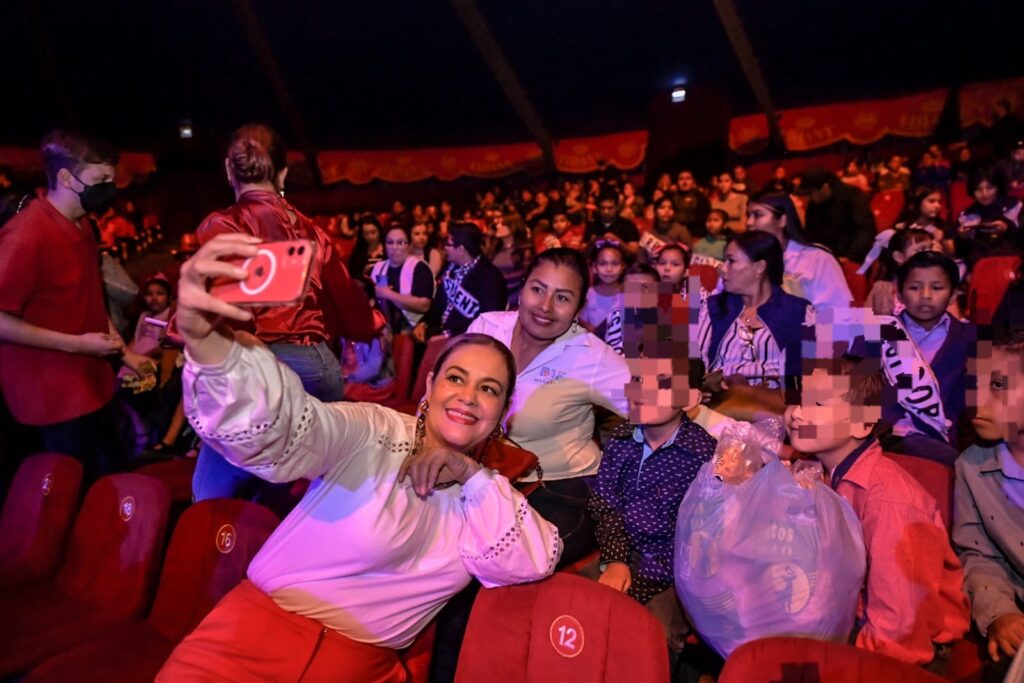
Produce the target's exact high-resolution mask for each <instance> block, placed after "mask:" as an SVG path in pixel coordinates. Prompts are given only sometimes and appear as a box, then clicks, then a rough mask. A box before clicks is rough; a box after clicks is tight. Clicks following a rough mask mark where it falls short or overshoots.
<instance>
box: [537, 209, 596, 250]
mask: <svg viewBox="0 0 1024 683" xmlns="http://www.w3.org/2000/svg"><path fill="white" fill-rule="evenodd" d="M585 229H586V226H585V225H583V224H582V223H580V224H579V225H573V224H572V223H571V221H570V219H569V214H568V212H567V211H566V210H565V209H562V208H561V207H559V208H556V209H555V212H554V214H553V215H552V216H551V224H550V225H547V221H544V226H542V225H541V223H538V224H537V228H536V229H535V230H534V238H533V250H534V253H535V254H540V253H542V252H544V251H547V250H548V249H555V248H557V247H569V248H570V249H583V232H584V230H585Z"/></svg>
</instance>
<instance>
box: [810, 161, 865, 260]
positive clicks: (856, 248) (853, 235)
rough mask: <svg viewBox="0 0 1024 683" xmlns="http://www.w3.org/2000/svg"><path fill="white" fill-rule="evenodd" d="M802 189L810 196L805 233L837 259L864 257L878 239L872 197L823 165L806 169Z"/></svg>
mask: <svg viewBox="0 0 1024 683" xmlns="http://www.w3.org/2000/svg"><path fill="white" fill-rule="evenodd" d="M800 178H801V181H800V190H801V191H802V192H806V193H807V194H808V196H809V202H808V205H807V214H806V216H805V219H804V226H805V229H804V233H805V234H806V235H807V239H808V241H809V242H811V243H812V244H821V245H823V246H825V247H826V248H827V249H828V250H829V251H831V252H832V254H833V255H834V256H835V257H836V258H840V259H843V258H845V259H847V260H849V261H852V262H854V263H860V262H861V261H863V260H864V256H865V255H867V253H868V250H869V249H870V248H871V243H872V242H873V241H874V239H875V215H874V214H873V213H872V212H871V204H870V202H869V201H868V196H867V195H866V194H865V193H863V192H861V191H860V190H858V189H857V188H855V187H850V186H849V185H846V184H844V183H841V182H839V179H838V178H836V177H835V175H833V174H831V173H828V172H827V171H824V170H822V169H820V168H816V169H809V170H807V171H804V172H803V174H801V176H800Z"/></svg>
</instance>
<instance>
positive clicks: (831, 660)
mask: <svg viewBox="0 0 1024 683" xmlns="http://www.w3.org/2000/svg"><path fill="white" fill-rule="evenodd" d="M943 680H945V679H942V678H939V677H938V676H936V675H935V674H931V673H928V672H927V671H925V670H924V669H921V668H918V667H916V666H914V665H912V664H906V663H904V662H901V661H899V660H896V659H892V658H891V657H886V656H885V655H880V654H876V653H874V652H869V651H868V650H861V649H858V648H855V647H853V646H851V645H841V644H839V643H828V642H823V641H820V640H810V639H808V638H762V639H761V640H755V641H752V642H749V643H745V644H743V645H741V646H740V647H738V648H736V650H734V651H733V653H732V655H730V657H729V659H728V660H727V661H726V662H725V668H724V669H722V674H721V675H720V676H719V677H718V683H769V682H770V683H807V682H809V681H820V682H821V683H826V682H827V683H862V682H863V681H876V682H877V683H882V682H883V681H885V682H888V681H898V682H899V683H941V681H943Z"/></svg>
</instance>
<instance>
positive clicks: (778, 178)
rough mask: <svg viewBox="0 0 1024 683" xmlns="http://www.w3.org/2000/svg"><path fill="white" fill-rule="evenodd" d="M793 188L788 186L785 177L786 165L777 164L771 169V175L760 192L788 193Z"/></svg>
mask: <svg viewBox="0 0 1024 683" xmlns="http://www.w3.org/2000/svg"><path fill="white" fill-rule="evenodd" d="M792 189H793V188H792V187H791V186H790V183H789V180H788V179H787V178H786V167H785V166H783V165H782V164H779V165H778V166H776V167H775V168H773V169H772V177H771V178H769V179H768V182H766V183H765V184H764V187H762V188H761V193H762V194H770V193H775V192H782V193H785V194H789V192H790V191H791V190H792Z"/></svg>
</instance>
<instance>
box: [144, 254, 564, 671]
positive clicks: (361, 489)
mask: <svg viewBox="0 0 1024 683" xmlns="http://www.w3.org/2000/svg"><path fill="white" fill-rule="evenodd" d="M258 242H259V240H258V239H257V238H253V237H250V236H244V235H224V236H221V237H218V238H216V239H215V240H213V241H211V242H210V243H208V244H207V245H206V246H204V247H203V248H202V249H201V250H200V251H199V253H197V254H196V256H195V257H194V258H193V259H192V260H190V261H189V262H188V263H187V264H185V267H184V268H183V269H182V274H181V283H180V285H179V287H180V294H179V307H178V328H179V330H180V332H181V336H182V337H183V338H184V340H185V353H186V357H187V359H188V363H187V365H186V366H185V372H184V387H185V411H186V414H187V415H188V418H189V420H190V421H191V423H192V424H193V426H194V427H195V429H196V431H197V433H199V434H201V435H202V436H203V438H204V439H206V440H208V441H210V442H211V443H213V444H214V445H215V446H216V448H217V449H218V450H219V451H220V452H222V453H223V454H224V455H225V457H226V458H228V459H229V460H230V461H231V462H232V463H233V464H234V465H236V466H238V467H241V468H244V469H245V470H246V471H248V472H252V473H253V474H256V475H258V476H259V477H261V478H263V479H266V480H268V481H275V482H285V481H291V480H293V479H297V478H299V477H306V478H308V479H310V480H312V482H313V483H312V484H311V485H310V487H309V491H308V492H307V493H306V496H305V497H304V498H303V499H302V501H301V502H300V503H299V505H298V506H297V507H296V509H295V510H294V511H293V512H292V513H291V514H290V515H289V516H288V517H287V518H286V519H285V520H284V521H283V522H282V523H281V525H280V526H279V527H278V528H277V530H276V531H275V532H274V534H273V535H272V536H271V537H270V539H269V540H268V541H267V542H266V544H265V545H264V546H263V549H262V550H261V551H260V552H259V553H258V554H257V556H256V557H255V558H254V559H253V561H252V563H251V564H250V566H249V571H248V577H249V578H248V580H247V581H244V582H243V583H242V584H241V585H240V586H239V587H237V588H235V589H234V590H233V591H231V592H230V593H228V595H227V596H225V597H224V599H223V600H221V602H220V603H219V604H218V605H217V607H215V608H214V610H213V611H212V612H211V613H210V614H209V615H208V616H207V617H206V619H204V620H203V622H202V623H201V624H200V625H199V626H198V627H197V629H196V630H195V631H194V632H193V633H192V634H191V635H190V636H188V637H187V638H186V639H185V640H184V641H183V642H182V644H181V645H179V646H178V648H177V649H176V650H175V651H174V653H173V654H172V655H171V657H170V659H169V660H168V661H167V663H166V664H165V666H164V669H163V671H162V672H161V673H160V675H159V676H158V679H157V680H162V681H179V680H298V679H300V678H302V679H307V680H324V679H327V678H330V679H331V680H336V681H351V682H352V683H356V682H358V683H366V682H378V681H380V682H384V681H396V682H397V681H404V680H405V670H404V669H403V667H402V665H401V663H400V662H399V660H398V653H397V651H398V650H399V649H402V648H405V647H407V646H408V645H409V644H410V643H411V642H412V641H413V639H414V638H415V637H416V635H417V634H418V633H419V632H420V631H421V630H422V629H423V628H424V627H425V626H426V625H427V624H428V623H429V622H430V621H431V619H433V617H434V616H435V615H436V614H437V612H438V611H440V609H441V608H442V607H443V606H444V604H445V602H446V601H447V600H448V599H449V598H451V597H452V596H453V595H455V593H457V592H458V591H459V590H461V589H462V588H463V587H465V586H466V585H467V584H468V583H469V581H470V579H471V578H472V577H475V578H477V579H479V581H480V582H481V583H482V584H483V585H485V586H500V585H507V584H514V583H522V582H528V581H534V580H538V579H541V578H544V577H545V576H548V575H549V574H550V573H551V572H552V571H553V570H554V567H555V564H556V563H557V561H558V558H559V556H560V555H561V551H562V544H561V540H560V539H559V537H558V533H557V531H556V530H555V528H554V526H552V525H551V524H549V523H548V522H546V521H544V520H543V519H542V518H541V517H540V516H539V515H538V514H537V513H536V512H534V511H533V510H532V509H531V508H530V506H529V505H528V504H527V502H526V500H525V499H524V498H523V496H522V495H521V494H520V493H519V492H518V491H516V490H515V489H514V488H513V487H512V486H511V484H509V482H508V480H507V479H505V478H504V477H503V476H501V475H498V474H495V473H494V472H492V471H491V470H488V469H485V468H483V467H482V466H481V465H480V464H479V463H478V462H477V461H476V460H475V459H474V458H471V457H469V456H468V455H467V454H470V453H475V452H477V450H478V447H480V446H481V445H482V444H484V443H486V441H487V439H488V437H490V436H491V435H492V433H494V432H495V430H496V428H497V427H498V425H499V423H500V420H501V418H502V417H503V416H504V413H505V411H506V410H507V409H508V405H509V400H510V398H511V396H512V392H513V389H514V387H515V382H516V371H515V362H514V360H513V358H512V355H511V354H510V353H509V351H508V349H506V348H505V347H504V346H503V345H502V344H501V343H499V342H496V341H495V340H493V339H491V338H489V337H485V336H483V335H463V336H460V337H456V338H454V339H452V340H451V341H450V342H449V343H448V345H447V346H446V347H445V348H444V350H443V351H442V352H441V353H440V355H439V356H438V359H437V361H436V363H435V365H434V370H433V372H431V373H430V375H428V378H427V390H426V397H425V399H424V401H423V402H422V403H421V405H420V417H419V418H414V417H412V416H408V415H405V414H402V413H399V412H396V411H394V410H390V409H387V408H384V407H381V406H378V405H375V404H368V403H331V404H327V403H323V402H321V401H319V400H317V399H316V398H314V397H313V396H310V395H309V394H308V393H307V392H306V391H305V390H304V389H303V387H302V384H301V382H300V381H299V379H298V377H296V375H295V374H294V373H292V372H290V371H288V370H287V369H286V368H285V366H284V365H282V364H281V363H279V362H278V361H277V360H276V359H275V358H274V356H273V354H272V353H270V352H269V350H268V349H267V348H266V347H265V346H264V345H262V344H260V343H259V342H258V341H257V340H256V339H254V338H252V337H251V336H249V335H245V334H243V333H239V334H238V335H237V336H236V333H234V332H233V331H232V330H231V329H230V328H228V327H227V326H225V325H222V324H219V322H218V321H220V320H221V319H227V320H232V321H239V322H246V321H250V320H251V319H252V317H253V316H252V314H251V313H250V312H249V311H246V310H243V309H240V308H238V307H236V306H234V305H231V304H228V303H226V302H224V301H221V300H219V299H216V298H214V297H213V296H212V295H211V294H209V293H208V291H207V285H208V283H209V282H210V281H211V280H212V279H213V278H217V277H228V278H232V279H236V280H238V279H242V278H243V277H244V276H245V273H244V271H243V270H242V269H241V268H238V267H236V266H232V265H230V264H228V263H224V261H223V260H224V259H228V258H232V257H246V256H251V255H253V254H255V253H256V244H257V243H258Z"/></svg>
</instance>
